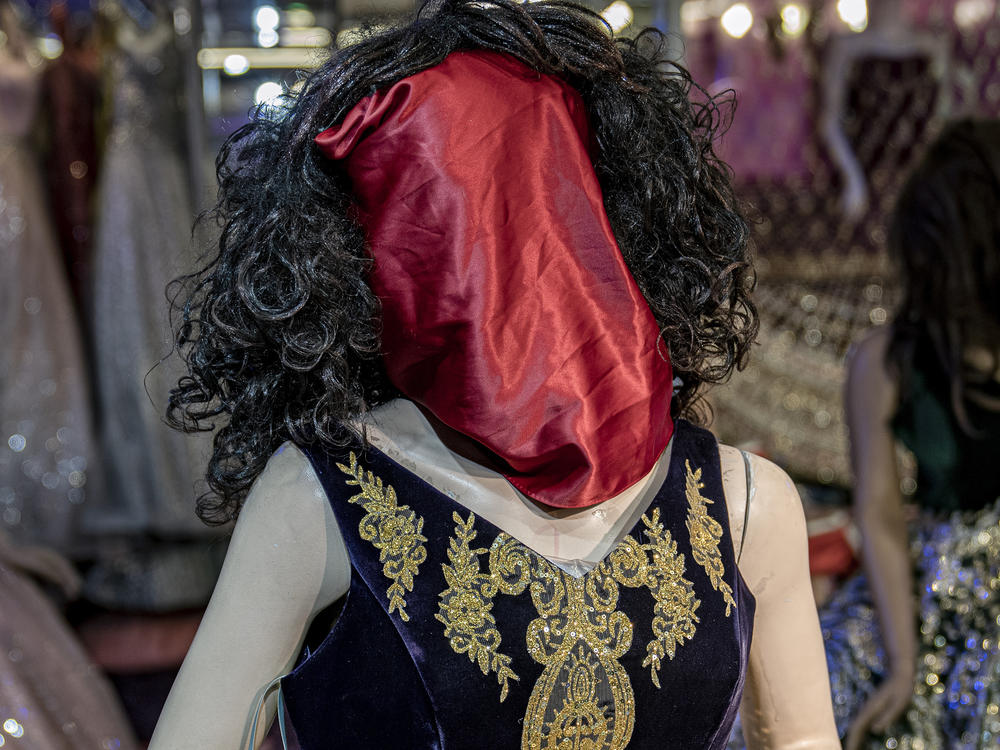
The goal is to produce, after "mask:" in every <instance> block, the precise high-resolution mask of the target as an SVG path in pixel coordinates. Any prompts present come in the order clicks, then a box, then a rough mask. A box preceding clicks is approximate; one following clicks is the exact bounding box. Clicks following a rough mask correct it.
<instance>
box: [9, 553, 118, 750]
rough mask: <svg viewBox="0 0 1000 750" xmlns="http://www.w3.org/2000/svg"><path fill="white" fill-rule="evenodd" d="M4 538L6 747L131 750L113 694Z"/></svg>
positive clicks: (52, 749) (59, 749)
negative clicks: (19, 565) (16, 563)
mask: <svg viewBox="0 0 1000 750" xmlns="http://www.w3.org/2000/svg"><path fill="white" fill-rule="evenodd" d="M4 547H5V542H4V540H3V539H2V538H0V654H2V657H0V658H2V661H0V720H2V721H3V723H2V724H0V744H3V745H5V746H9V747H13V748H19V747H23V748H33V750H82V749H83V748H87V750H90V749H91V748H93V750H133V748H136V747H137V746H136V744H135V741H134V739H133V738H132V732H131V729H129V724H128V721H127V719H126V718H125V715H124V713H123V712H122V710H121V707H120V706H119V705H118V701H117V699H116V697H115V694H114V692H113V691H112V689H111V686H110V685H109V684H108V683H107V681H106V680H105V679H104V677H103V676H102V675H101V673H100V672H99V671H98V669H97V667H95V666H94V664H93V663H92V662H91V661H90V660H89V659H88V658H87V655H86V654H85V653H84V650H83V648H82V647H81V646H80V644H79V642H78V641H77V640H76V638H75V637H74V635H73V633H72V631H71V630H70V629H69V626H68V625H67V624H66V623H65V621H64V620H63V618H62V616H61V615H60V614H59V612H57V611H56V609H55V607H53V606H52V604H51V603H50V602H49V600H48V599H47V598H46V597H45V596H44V595H43V594H42V592H41V591H40V590H39V588H38V586H37V585H36V584H35V583H34V582H33V581H32V580H31V579H30V578H28V577H27V576H26V575H24V574H23V573H22V572H20V571H19V570H17V569H16V568H15V567H13V566H11V565H9V564H8V563H7V562H5V558H8V557H9V558H11V559H14V560H16V559H17V555H18V553H17V552H16V551H14V552H13V553H10V554H8V552H9V550H6V549H4Z"/></svg>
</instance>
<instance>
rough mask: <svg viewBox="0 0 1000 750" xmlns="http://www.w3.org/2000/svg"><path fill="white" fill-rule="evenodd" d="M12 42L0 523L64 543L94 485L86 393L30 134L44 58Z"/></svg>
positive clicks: (0, 122) (1, 241)
mask: <svg viewBox="0 0 1000 750" xmlns="http://www.w3.org/2000/svg"><path fill="white" fill-rule="evenodd" d="M12 38H16V37H13V32H12ZM13 46H14V45H13V44H12V43H8V44H7V45H5V46H3V47H0V253H2V255H0V262H2V273H0V310H2V311H3V317H2V318H0V325H2V329H0V331H2V335H0V338H2V341H3V346H2V347H0V437H2V443H0V530H6V531H7V532H8V533H9V534H10V535H11V536H12V537H13V538H14V539H15V540H16V541H17V542H20V543H29V542H30V543H37V544H46V545H49V546H52V547H55V548H57V549H59V550H61V551H63V552H68V551H72V550H73V549H74V548H75V547H76V546H77V544H78V542H79V515H80V511H81V510H82V509H83V508H84V507H85V505H86V503H85V501H91V500H94V499H95V498H96V494H97V493H95V491H94V490H95V488H94V484H95V483H94V481H93V480H94V479H95V477H94V476H92V475H91V476H88V472H89V471H90V469H91V468H92V464H93V463H94V461H95V459H96V450H95V442H94V440H93V437H92V435H93V431H92V418H91V417H92V415H91V411H90V407H89V396H90V393H89V387H88V384H87V383H88V381H87V370H86V367H85V364H84V354H83V346H82V343H81V338H80V331H79V327H78V324H77V320H76V313H75V311H74V307H73V303H72V298H71V296H70V290H69V285H68V283H67V280H66V278H65V273H64V271H63V266H62V262H61V260H60V257H59V250H58V248H57V246H56V240H55V236H54V234H53V231H52V222H51V218H50V216H49V214H48V211H47V210H46V203H45V198H44V194H43V192H42V188H41V180H40V172H39V169H38V164H37V163H36V159H35V155H34V153H33V151H32V149H31V147H30V145H29V141H28V135H29V133H30V132H31V129H32V126H33V125H34V122H35V116H36V113H37V110H38V102H39V96H40V85H41V71H42V68H41V66H40V65H38V64H37V63H36V64H32V63H31V62H29V60H28V59H27V57H26V56H25V55H20V54H18V53H17V51H16V50H15V49H12V47H13ZM88 479H89V481H88Z"/></svg>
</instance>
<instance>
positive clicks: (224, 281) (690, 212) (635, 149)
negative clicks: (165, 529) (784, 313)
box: [168, 0, 757, 523]
mask: <svg viewBox="0 0 1000 750" xmlns="http://www.w3.org/2000/svg"><path fill="white" fill-rule="evenodd" d="M461 49H485V50H493V51H497V52H503V53H506V54H508V55H512V56H513V57H515V58H517V59H519V60H521V61H522V62H523V63H524V64H526V65H528V66H529V67H531V68H534V69H535V70H537V71H538V72H540V73H542V74H547V75H552V76H558V77H561V78H562V79H563V80H565V81H567V82H568V83H569V84H570V85H572V86H573V87H574V88H576V89H577V91H579V93H580V94H581V96H582V98H583V101H584V103H585V105H586V107H587V111H588V113H589V117H590V123H591V128H592V130H593V133H594V136H595V138H596V142H597V144H598V151H597V155H596V159H595V164H594V166H595V168H596V171H597V176H598V178H599V180H600V184H601V187H602V189H603V192H604V205H605V209H606V211H607V213H608V217H609V219H610V220H611V226H612V228H613V229H614V232H615V236H616V238H617V240H618V243H619V246H620V247H621V250H622V253H623V254H624V257H625V260H626V262H627V264H628V267H629V269H630V270H631V272H632V274H633V276H634V277H635V279H636V281H637V282H638V285H639V288H640V289H641V290H642V293H643V294H644V295H645V298H646V300H647V301H648V303H649V305H650V308H651V309H652V311H653V314H654V316H655V318H656V320H657V322H658V324H659V326H660V328H661V332H662V333H661V336H662V339H663V342H664V343H665V344H666V347H667V348H668V349H669V353H670V359H671V363H672V365H673V369H674V372H675V374H676V375H678V376H679V377H680V378H682V379H683V384H682V385H681V386H680V387H678V388H677V389H675V400H674V403H673V405H672V411H673V413H674V414H675V415H688V416H690V415H692V413H693V410H694V407H695V404H696V402H697V401H698V394H699V390H700V388H701V386H702V385H703V384H706V383H717V382H720V381H723V380H725V379H726V378H727V377H728V376H729V375H730V374H731V372H732V371H733V368H734V367H737V366H741V365H742V363H743V362H744V360H745V358H746V355H747V353H748V350H749V348H750V345H751V343H752V341H753V339H754V337H755V335H756V330H757V315H756V310H755V309H754V306H753V304H752V302H751V301H750V297H749V295H750V291H751V287H752V286H753V278H754V277H753V270H752V267H751V264H750V258H749V250H748V229H747V225H746V223H745V221H744V220H743V218H742V217H741V215H740V211H739V209H738V206H737V202H736V200H735V199H734V196H733V193H732V189H731V186H730V177H729V172H728V169H727V168H726V167H725V165H724V164H722V163H721V162H720V161H718V160H717V159H716V157H715V154H714V152H713V149H712V140H713V137H714V136H715V135H716V133H717V132H718V131H719V130H720V129H721V128H722V127H723V126H724V119H725V118H724V117H723V108H722V107H720V105H719V104H718V103H717V102H715V101H713V100H712V99H711V98H709V97H707V96H705V95H704V93H703V92H701V91H700V90H696V91H692V89H693V83H692V81H691V78H690V76H689V75H688V74H687V73H686V72H685V71H684V70H682V69H679V68H677V67H675V66H673V65H671V64H670V61H669V60H668V59H667V58H666V50H667V45H666V41H665V39H664V37H663V35H662V34H660V33H659V32H657V31H655V30H646V31H644V32H642V33H641V34H639V35H638V36H637V37H636V38H634V39H624V38H619V39H615V38H613V36H612V35H611V33H610V30H609V29H608V27H607V24H605V23H604V22H603V20H602V19H601V18H600V17H599V16H598V15H596V14H595V13H593V12H592V11H590V10H588V9H586V8H583V7H580V6H578V5H575V4H572V3H568V2H559V1H556V2H538V3H525V4H521V3H515V2H509V1H508V0H489V2H480V1H476V0H444V2H435V3H429V4H425V5H424V6H423V7H421V9H420V10H419V11H417V13H416V14H415V16H414V18H413V19H412V20H411V21H410V22H409V23H407V24H405V25H402V26H399V27H397V28H392V29H389V30H382V31H377V32H372V33H370V34H369V35H368V36H367V37H365V38H364V39H363V40H362V41H359V42H357V43H356V44H353V45H351V46H349V47H346V48H344V49H340V50H337V51H335V52H334V53H333V55H332V57H331V58H330V59H329V60H328V61H327V62H326V64H324V65H323V66H322V67H321V68H319V69H318V70H316V71H315V72H314V73H312V74H311V75H309V76H308V77H307V78H305V79H304V80H303V82H302V85H301V87H300V88H299V89H298V91H297V93H294V94H291V95H289V96H288V97H287V98H286V99H285V102H284V104H283V105H280V106H279V107H278V108H277V109H275V108H261V109H258V111H257V112H256V114H255V116H254V118H253V120H252V121H251V122H250V123H249V124H248V125H246V126H244V127H243V128H241V129H240V130H238V131H237V132H236V133H234V134H233V135H232V136H230V138H229V139H228V140H227V141H226V143H225V145H224V146H223V148H222V151H221V153H220V154H219V157H218V159H217V160H216V168H217V173H218V180H219V186H220V187H219V201H218V205H217V206H216V208H215V211H214V215H215V217H216V218H217V220H218V222H219V226H220V227H221V236H220V240H219V245H218V252H217V254H215V256H214V258H212V260H211V261H210V262H208V264H207V265H206V266H205V267H204V268H203V269H201V270H200V271H198V272H197V273H195V274H192V275H191V276H188V277H185V279H183V280H182V281H184V282H185V286H186V294H185V295H184V296H186V301H185V302H184V303H183V306H182V308H181V315H182V317H181V320H180V325H179V328H178V331H177V336H176V342H177V346H178V349H179V351H180V352H181V353H182V356H183V357H184V359H185V361H186V363H187V366H188V371H189V374H188V375H187V376H185V377H184V378H183V379H181V381H180V382H179V383H178V385H177V387H176V388H174V389H173V390H172V391H171V394H170V402H169V407H168V419H169V421H170V422H171V424H172V425H174V426H175V427H178V428H179V429H184V430H188V431H196V430H214V431H215V437H214V452H213V455H212V457H211V459H210V461H209V464H208V472H207V479H208V484H209V486H210V488H211V490H212V491H211V492H210V493H209V494H207V495H205V496H203V497H202V498H200V500H199V503H198V514H199V515H200V516H201V517H202V519H204V520H205V521H206V522H209V523H223V522H226V521H229V520H231V519H234V518H235V517H236V516H237V514H238V513H239V509H240V505H241V503H242V501H243V499H244V497H245V495H246V493H247V492H248V490H249V488H250V485H251V484H252V483H253V481H254V479H255V478H256V477H257V475H258V474H259V473H260V472H261V471H262V469H263V468H264V464H265V463H266V462H267V460H268V457H269V456H270V455H271V453H272V452H273V451H274V450H275V449H276V448H277V447H278V446H279V445H280V444H281V443H282V442H283V441H286V440H294V441H297V442H305V443H308V442H312V441H317V440H318V441H328V442H334V443H336V442H342V441H343V440H344V439H345V435H349V434H350V432H349V431H350V429H351V427H350V425H351V424H352V423H354V422H355V421H356V418H357V417H359V416H360V415H362V414H363V413H365V412H366V411H367V410H369V409H371V408H372V407H374V406H376V405H378V404H380V403H383V402H385V401H387V400H389V399H391V398H393V397H394V396H395V395H396V394H395V392H394V390H393V389H392V387H391V385H390V384H389V383H388V382H387V380H386V378H385V376H384V373H383V371H382V368H381V364H380V358H379V301H378V299H377V298H376V297H375V296H374V295H373V293H372V291H371V289H370V287H369V285H368V283H367V281H366V274H367V271H368V269H369V267H370V260H369V256H368V254H367V253H366V248H365V237H364V235H363V233H362V231H361V228H360V226H359V225H358V223H357V222H356V221H355V219H354V218H353V216H352V200H351V192H350V185H349V183H348V181H347V179H346V177H345V175H344V173H343V171H342V170H341V169H340V168H339V167H338V166H337V165H336V164H334V163H333V162H331V161H330V160H329V159H327V158H326V157H324V156H323V155H322V154H321V153H320V152H319V149H318V148H317V146H316V145H315V144H314V142H313V139H314V137H315V136H316V135H317V134H318V133H320V132H321V131H323V130H325V129H326V128H328V127H330V126H332V125H334V124H336V123H338V122H339V121H340V120H341V119H342V118H343V117H344V116H345V114H346V113H347V112H348V111H349V110H350V109H351V108H352V107H353V106H354V105H355V104H356V103H357V102H358V101H359V100H360V99H362V98H364V97H365V96H368V95H371V94H373V93H374V92H375V91H377V90H380V89H383V88H385V87H388V86H391V85H392V84H394V83H395V82H397V81H399V80H400V79H402V78H405V77H407V76H411V75H413V74H415V73H418V72H420V71H422V70H424V69H426V68H429V67H432V66H434V65H436V64H438V63H440V62H441V61H442V60H443V59H444V58H445V57H446V56H447V55H448V54H449V53H451V52H453V51H455V50H461ZM692 93H694V94H697V95H699V97H700V99H701V103H700V104H695V103H692V102H691V101H690V99H689V95H691V94H692Z"/></svg>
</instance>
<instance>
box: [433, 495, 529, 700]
mask: <svg viewBox="0 0 1000 750" xmlns="http://www.w3.org/2000/svg"><path fill="white" fill-rule="evenodd" d="M452 519H453V520H454V521H455V536H453V537H452V538H451V541H449V543H448V560H450V561H451V565H442V566H441V568H442V569H443V571H444V579H445V580H446V581H447V582H448V588H447V589H445V590H444V591H442V592H441V594H440V598H441V601H440V602H438V610H439V611H438V613H437V614H436V615H434V617H435V618H436V619H438V620H440V621H441V622H443V623H444V635H445V638H447V639H448V642H449V643H450V644H451V647H452V648H453V649H454V650H455V653H458V654H468V655H469V661H471V662H473V663H475V664H478V665H479V669H480V670H482V673H483V674H487V675H488V674H489V673H490V672H491V671H493V672H496V675H497V682H499V683H500V701H501V702H503V699H504V698H506V697H507V680H508V679H513V680H517V679H520V678H519V677H518V676H517V675H516V674H515V673H514V670H512V669H511V668H510V666H509V664H510V657H509V656H507V655H506V654H503V653H501V652H500V631H499V630H497V629H496V620H494V619H493V615H492V614H491V610H492V609H493V597H494V596H496V593H497V587H498V585H499V584H498V581H497V579H496V578H495V577H494V576H490V575H487V574H485V573H482V572H480V570H479V555H481V554H483V553H485V552H486V550H485V549H484V548H479V549H472V546H471V545H472V541H473V540H474V539H475V538H476V532H475V530H473V528H472V525H473V524H474V523H475V521H476V516H475V515H474V514H472V513H470V514H469V520H468V521H463V520H462V517H461V516H460V515H458V513H453V514H452Z"/></svg>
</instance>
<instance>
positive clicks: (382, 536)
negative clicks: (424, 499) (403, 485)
mask: <svg viewBox="0 0 1000 750" xmlns="http://www.w3.org/2000/svg"><path fill="white" fill-rule="evenodd" d="M348 459H349V462H350V465H349V466H344V465H343V464H340V463H338V464H337V468H338V469H340V470H341V471H342V472H344V473H345V474H347V475H348V476H349V477H351V478H350V479H348V480H347V484H349V485H354V486H356V487H358V488H359V489H360V490H361V492H360V493H358V494H357V495H355V496H354V497H349V498H348V499H347V501H348V502H350V503H354V504H356V505H360V506H361V507H362V508H364V509H365V511H366V514H365V516H364V518H362V519H361V521H360V523H359V524H358V532H359V533H360V535H361V538H362V539H364V540H365V541H367V542H371V543H372V546H373V547H375V549H377V550H378V552H379V558H378V559H379V562H381V563H382V573H383V574H384V575H385V577H386V578H388V579H389V580H390V581H392V583H391V584H390V585H389V588H388V589H386V592H385V594H386V597H387V598H388V599H389V614H392V611H393V610H397V611H398V612H399V616H400V618H401V619H402V620H404V621H408V620H409V619H410V616H409V615H408V614H407V613H406V598H405V594H406V592H407V591H413V579H414V577H415V576H416V575H417V573H418V572H419V569H420V564H421V563H422V562H424V560H426V559H427V548H426V547H424V545H423V542H426V541H427V537H425V536H423V534H422V533H421V532H422V531H423V528H424V519H423V517H422V516H418V515H417V514H416V513H414V512H413V511H412V510H411V509H410V507H409V506H408V505H397V503H396V490H394V489H393V488H392V487H391V486H389V485H387V484H384V483H383V482H382V480H381V479H380V478H379V477H377V476H375V475H374V474H373V473H372V472H370V471H365V469H364V467H362V466H361V464H359V463H358V458H357V456H355V455H354V452H353V451H352V452H351V454H350V456H349V457H348Z"/></svg>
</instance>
